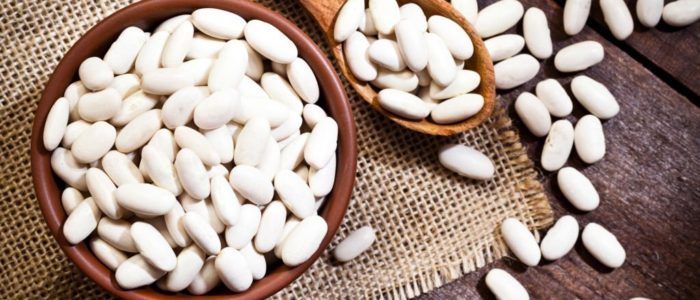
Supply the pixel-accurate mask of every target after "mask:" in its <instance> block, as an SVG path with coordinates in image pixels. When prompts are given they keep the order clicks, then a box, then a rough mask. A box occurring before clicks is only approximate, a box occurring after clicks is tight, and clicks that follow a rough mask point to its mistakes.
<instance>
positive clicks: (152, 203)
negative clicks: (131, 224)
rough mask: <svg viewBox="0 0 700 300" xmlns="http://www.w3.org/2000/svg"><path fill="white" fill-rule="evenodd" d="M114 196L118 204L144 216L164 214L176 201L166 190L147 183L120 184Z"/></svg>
mask: <svg viewBox="0 0 700 300" xmlns="http://www.w3.org/2000/svg"><path fill="white" fill-rule="evenodd" d="M115 196H116V198H117V203H119V205H120V206H122V207H123V208H126V209H128V210H130V211H132V212H135V213H138V214H141V215H144V216H154V217H155V216H161V215H164V214H166V213H168V212H169V211H170V209H172V208H173V206H175V203H177V200H176V199H175V196H173V194H172V193H170V192H168V190H166V189H163V188H160V187H157V186H155V185H152V184H147V183H130V184H125V185H122V186H120V187H118V188H117V191H116V192H115ZM143 199H148V201H143Z"/></svg>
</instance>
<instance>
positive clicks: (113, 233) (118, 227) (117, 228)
mask: <svg viewBox="0 0 700 300" xmlns="http://www.w3.org/2000/svg"><path fill="white" fill-rule="evenodd" d="M97 235H98V236H99V237H100V238H101V239H102V240H104V241H106V242H107V243H109V244H110V245H112V246H113V247H115V248H117V249H119V250H121V251H124V252H130V253H136V252H138V251H139V250H138V249H136V244H134V239H133V238H131V223H129V222H128V221H125V220H113V219H110V218H108V217H103V218H102V219H100V222H99V223H98V224H97Z"/></svg>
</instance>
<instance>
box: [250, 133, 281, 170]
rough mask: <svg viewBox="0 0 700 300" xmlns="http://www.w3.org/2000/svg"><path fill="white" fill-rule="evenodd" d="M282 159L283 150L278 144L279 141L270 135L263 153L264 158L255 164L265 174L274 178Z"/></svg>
mask: <svg viewBox="0 0 700 300" xmlns="http://www.w3.org/2000/svg"><path fill="white" fill-rule="evenodd" d="M280 161H281V151H280V147H279V145H278V144H277V141H275V139H274V138H273V137H272V136H270V137H268V138H267V143H266V144H265V150H264V151H263V153H262V159H261V160H260V163H259V164H258V165H257V166H255V167H256V168H258V170H260V172H262V173H263V174H265V176H266V177H267V178H268V179H270V180H272V179H273V178H274V177H275V174H277V171H279V168H280Z"/></svg>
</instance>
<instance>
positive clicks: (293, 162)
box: [279, 132, 310, 170]
mask: <svg viewBox="0 0 700 300" xmlns="http://www.w3.org/2000/svg"><path fill="white" fill-rule="evenodd" d="M309 135H310V133H308V132H305V133H303V134H301V135H299V136H297V137H295V138H294V139H293V140H292V141H291V142H290V143H289V144H288V145H287V146H286V147H284V148H282V151H281V153H280V168H279V169H280V170H294V169H295V168H296V167H297V166H298V165H299V164H300V163H301V162H302V161H303V160H304V149H305V148H306V142H307V141H308V138H309Z"/></svg>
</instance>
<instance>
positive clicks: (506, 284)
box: [486, 268, 530, 300]
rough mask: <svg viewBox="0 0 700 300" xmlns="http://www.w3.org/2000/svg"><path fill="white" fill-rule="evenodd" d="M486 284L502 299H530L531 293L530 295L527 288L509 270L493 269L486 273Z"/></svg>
mask: <svg viewBox="0 0 700 300" xmlns="http://www.w3.org/2000/svg"><path fill="white" fill-rule="evenodd" d="M486 286H488V287H489V290H491V292H492V293H493V294H494V295H496V298H497V299H502V300H506V299H508V300H528V299H530V295H528V293H527V290H525V288H524V287H523V285H522V284H520V282H518V280H517V279H515V278H514V277H513V276H512V275H510V274H508V272H506V271H503V270H501V269H496V268H494V269H491V271H489V273H488V274H486Z"/></svg>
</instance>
